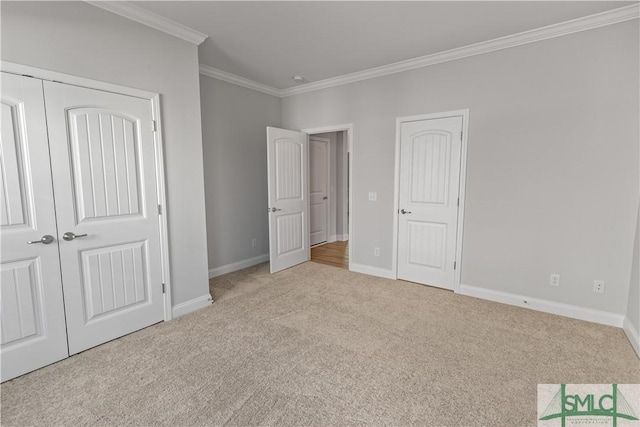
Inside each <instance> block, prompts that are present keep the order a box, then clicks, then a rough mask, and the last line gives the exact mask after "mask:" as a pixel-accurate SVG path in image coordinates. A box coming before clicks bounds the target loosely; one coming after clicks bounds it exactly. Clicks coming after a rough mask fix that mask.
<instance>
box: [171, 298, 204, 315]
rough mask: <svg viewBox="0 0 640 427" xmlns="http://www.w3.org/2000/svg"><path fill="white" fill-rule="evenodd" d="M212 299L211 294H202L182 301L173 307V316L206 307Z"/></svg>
mask: <svg viewBox="0 0 640 427" xmlns="http://www.w3.org/2000/svg"><path fill="white" fill-rule="evenodd" d="M212 301H213V299H212V298H211V295H209V294H204V295H202V296H200V297H197V298H194V299H190V300H189V301H185V302H182V303H180V304H178V305H176V306H175V307H173V317H174V318H175V317H180V316H184V315H185V314H189V313H193V312H194V311H196V310H200V309H201V308H205V307H208V306H210V305H211V303H212Z"/></svg>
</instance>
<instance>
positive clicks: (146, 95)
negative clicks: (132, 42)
mask: <svg viewBox="0 0 640 427" xmlns="http://www.w3.org/2000/svg"><path fill="white" fill-rule="evenodd" d="M0 70H1V71H4V72H5V73H11V74H18V75H25V76H28V77H35V78H36V79H41V80H47V81H52V82H59V83H65V84H69V85H73V86H80V87H84V88H87V89H97V90H102V91H105V92H112V93H120V94H124V95H129V96H135V97H136V98H142V99H153V98H154V97H155V96H156V95H158V94H157V93H155V92H149V91H146V90H142V89H135V88H132V87H127V86H121V85H116V84H113V83H105V82H101V81H98V80H92V79H87V78H84V77H79V76H74V75H72V74H66V73H59V72H57V71H50V70H43V69H41V68H36V67H31V66H29V65H23V64H16V63H15V62H9V61H0Z"/></svg>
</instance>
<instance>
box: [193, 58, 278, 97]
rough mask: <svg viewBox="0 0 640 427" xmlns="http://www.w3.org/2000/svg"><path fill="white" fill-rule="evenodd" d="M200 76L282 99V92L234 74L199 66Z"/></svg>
mask: <svg viewBox="0 0 640 427" xmlns="http://www.w3.org/2000/svg"><path fill="white" fill-rule="evenodd" d="M200 74H202V75H203V76H207V77H212V78H214V79H218V80H222V81H223V82H227V83H231V84H234V85H237V86H241V87H245V88H247V89H252V90H256V91H258V92H262V93H266V94H267V95H273V96H277V97H279V98H281V97H282V91H281V90H280V89H276V88H274V87H271V86H267V85H265V84H262V83H258V82H256V81H253V80H250V79H245V78H244V77H240V76H236V75H235V74H231V73H227V72H226V71H222V70H219V69H217V68H213V67H210V66H208V65H203V64H201V65H200Z"/></svg>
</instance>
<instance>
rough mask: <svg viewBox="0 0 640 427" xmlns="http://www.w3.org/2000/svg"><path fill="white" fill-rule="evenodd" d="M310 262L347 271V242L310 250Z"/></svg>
mask: <svg viewBox="0 0 640 427" xmlns="http://www.w3.org/2000/svg"><path fill="white" fill-rule="evenodd" d="M311 261H313V262H317V263H320V264H325V265H331V266H333V267H339V268H346V269H348V268H349V241H348V240H347V241H344V242H332V243H326V244H324V245H320V246H316V247H313V248H311Z"/></svg>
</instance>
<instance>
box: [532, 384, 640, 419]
mask: <svg viewBox="0 0 640 427" xmlns="http://www.w3.org/2000/svg"><path fill="white" fill-rule="evenodd" d="M610 387H611V389H610V391H609V390H607V391H606V392H602V391H601V390H599V391H591V392H585V389H588V386H586V385H583V387H579V391H580V392H574V393H569V392H567V385H566V384H560V387H559V390H558V392H557V393H556V394H555V395H554V396H553V399H551V402H549V405H547V407H546V409H545V410H544V412H543V413H542V416H541V417H540V418H539V420H540V421H548V420H554V419H559V420H560V423H561V426H562V427H565V426H566V424H567V420H568V419H569V420H572V418H573V417H580V418H575V419H573V420H572V421H575V422H576V424H584V425H586V424H589V425H596V424H597V425H612V426H613V427H617V426H618V421H619V420H630V421H638V416H637V415H636V413H635V412H634V409H633V407H632V405H631V404H630V403H629V401H628V400H627V399H626V398H625V396H624V395H623V394H622V393H621V392H620V390H619V389H618V385H617V384H611V386H610ZM634 400H635V399H634ZM636 405H637V402H635V401H634V406H636ZM539 425H541V426H543V425H545V424H544V423H539ZM634 425H635V423H634Z"/></svg>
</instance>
